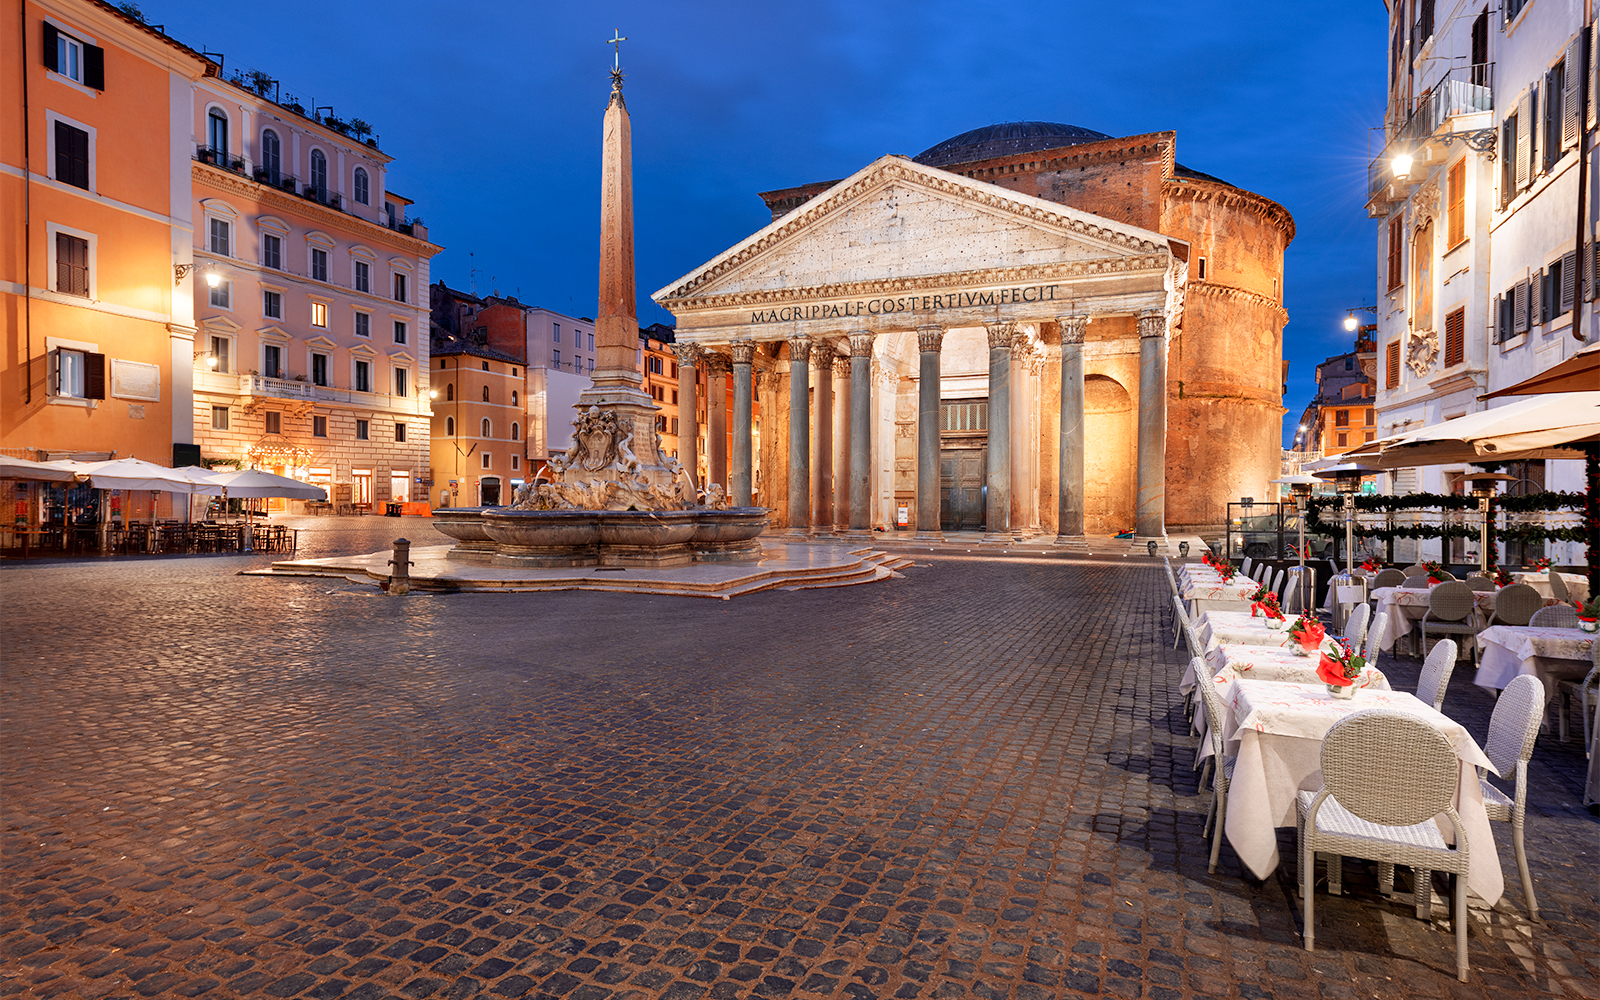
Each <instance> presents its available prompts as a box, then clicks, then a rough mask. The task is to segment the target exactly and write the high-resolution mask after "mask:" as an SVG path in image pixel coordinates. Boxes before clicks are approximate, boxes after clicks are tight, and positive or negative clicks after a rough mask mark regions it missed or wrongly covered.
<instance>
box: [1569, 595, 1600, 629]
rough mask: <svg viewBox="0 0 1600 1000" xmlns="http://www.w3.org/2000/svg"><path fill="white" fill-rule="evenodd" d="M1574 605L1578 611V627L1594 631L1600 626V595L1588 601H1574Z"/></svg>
mask: <svg viewBox="0 0 1600 1000" xmlns="http://www.w3.org/2000/svg"><path fill="white" fill-rule="evenodd" d="M1572 607H1573V609H1574V610H1576V611H1577V612H1578V627H1579V628H1581V629H1583V630H1584V631H1585V632H1594V631H1596V630H1597V626H1600V597H1594V598H1591V599H1590V600H1588V601H1573V602H1572Z"/></svg>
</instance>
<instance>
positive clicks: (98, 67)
mask: <svg viewBox="0 0 1600 1000" xmlns="http://www.w3.org/2000/svg"><path fill="white" fill-rule="evenodd" d="M83 85H84V86H85V87H89V88H91V89H93V90H104V89H106V50H105V49H102V48H100V47H99V46H98V45H84V47H83Z"/></svg>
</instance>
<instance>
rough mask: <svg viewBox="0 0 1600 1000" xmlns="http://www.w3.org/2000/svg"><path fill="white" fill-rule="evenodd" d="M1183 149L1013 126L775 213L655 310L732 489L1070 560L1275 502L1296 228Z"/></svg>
mask: <svg viewBox="0 0 1600 1000" xmlns="http://www.w3.org/2000/svg"><path fill="white" fill-rule="evenodd" d="M1176 141H1177V139H1176V135H1175V133H1172V132H1162V133H1154V134H1149V135H1140V136H1131V137H1124V138H1113V137H1109V136H1104V135H1102V134H1100V133H1096V132H1091V131H1089V130H1086V129H1080V128H1076V127H1074V126H1067V125H1057V124H1053V123H1044V122H1023V123H1013V124H1008V125H997V126H991V127H988V128H985V129H978V130H975V131H973V132H969V133H965V134H963V135H960V136H956V137H955V138H953V139H950V140H947V141H946V142H943V143H940V144H939V145H937V146H934V147H933V148H931V149H929V150H927V151H926V152H924V153H923V154H921V155H920V156H918V157H916V158H914V159H912V158H907V157H903V156H897V155H890V156H884V157H881V158H880V159H878V160H875V161H873V162H872V163H870V164H868V165H867V166H865V167H863V168H862V169H861V170H859V171H857V172H856V173H855V174H853V175H852V176H850V177H847V178H845V179H843V180H840V181H830V182H822V183H817V184H809V185H804V186H802V187H798V188H790V189H786V190H782V191H773V192H769V193H767V194H764V195H762V197H763V198H764V199H765V200H766V202H767V204H768V205H769V207H770V208H771V209H772V215H773V221H772V223H771V225H769V226H767V227H766V228H764V229H762V230H761V231H759V232H757V233H755V234H754V235H753V236H751V237H749V238H748V239H746V240H744V241H743V242H741V243H739V244H738V245H737V246H734V247H732V248H730V249H729V250H727V251H725V252H724V253H722V254H719V255H718V256H717V257H715V258H713V259H712V260H710V261H708V262H707V263H706V264H704V265H702V266H701V267H698V268H696V269H695V270H694V271H692V272H691V273H689V274H687V275H685V276H683V277H682V278H680V279H678V280H677V281H674V282H673V283H672V284H670V285H668V286H667V287H665V288H663V289H661V290H660V291H658V292H656V293H655V295H654V298H655V300H656V302H658V303H659V304H660V305H662V306H663V307H664V308H666V309H668V310H669V311H671V312H672V313H673V314H674V315H675V316H676V317H677V321H678V326H677V350H678V354H679V362H680V364H679V376H680V396H684V397H687V399H686V400H685V401H687V402H689V404H690V405H688V406H681V405H680V414H681V413H688V414H689V415H690V420H693V419H695V418H694V414H695V412H696V408H695V406H694V404H693V392H694V388H695V381H694V378H695V375H694V373H695V369H696V367H699V368H701V369H702V370H704V371H705V372H706V374H707V376H708V382H707V383H706V384H707V386H708V395H709V396H710V400H709V403H710V404H711V405H710V406H708V407H707V408H706V416H707V423H708V424H709V425H710V426H708V428H707V432H708V433H707V435H706V440H707V447H708V449H710V450H711V452H712V453H711V454H710V455H709V456H707V458H708V461H707V463H706V464H707V466H708V468H709V469H710V470H711V472H710V478H711V480H712V481H714V482H720V481H723V478H724V477H725V482H726V486H727V488H728V490H729V492H730V493H731V494H732V498H733V500H734V502H735V503H739V504H746V503H752V502H753V503H756V504H759V505H762V506H766V507H770V508H773V511H774V523H775V524H777V525H782V526H787V527H788V528H789V529H790V530H791V531H792V532H804V533H812V534H833V533H846V534H849V533H866V532H870V531H872V530H874V529H883V530H889V531H894V530H905V531H914V532H916V533H918V534H921V535H924V536H930V537H931V536H936V535H938V534H940V533H941V532H944V531H958V530H959V531H972V530H982V531H983V532H984V533H985V536H986V538H988V539H993V540H1002V539H1016V538H1027V537H1033V536H1039V535H1045V536H1055V537H1056V538H1057V540H1059V541H1060V542H1062V543H1064V544H1076V543H1080V542H1082V541H1083V540H1084V539H1085V537H1086V536H1091V535H1108V534H1112V533H1116V532H1119V531H1123V530H1127V529H1130V528H1131V529H1134V530H1135V531H1136V533H1137V535H1138V536H1139V537H1140V538H1141V539H1142V538H1144V537H1158V536H1161V535H1164V534H1165V533H1166V531H1167V529H1168V528H1169V526H1170V527H1188V526H1200V525H1206V524H1217V523H1220V522H1221V521H1222V519H1223V517H1224V516H1225V509H1226V507H1225V505H1226V503H1227V502H1228V501H1229V500H1236V499H1238V498H1239V497H1240V496H1256V497H1267V496H1270V495H1271V494H1270V492H1269V487H1268V485H1267V481H1268V480H1270V479H1273V478H1275V477H1276V476H1277V472H1278V463H1279V449H1280V440H1281V432H1280V428H1281V420H1282V415H1283V413H1284V409H1283V406H1282V394H1283V381H1284V365H1283V361H1282V357H1283V326H1284V323H1285V322H1286V320H1287V315H1286V314H1285V312H1284V310H1283V307H1282V304H1281V302H1282V278H1283V254H1284V250H1285V248H1286V247H1287V246H1288V243H1289V241H1290V240H1291V239H1292V238H1293V236H1294V223H1293V220H1292V219H1291V218H1290V217H1289V214H1288V212H1287V211H1285V210H1284V209H1283V208H1282V207H1281V206H1279V205H1277V204H1276V203H1274V202H1272V201H1270V200H1268V199H1266V198H1263V197H1261V196H1260V195H1256V194H1252V193H1250V192H1248V191H1244V190H1241V189H1239V188H1236V187H1234V186H1232V185H1229V184H1227V183H1225V182H1223V181H1221V180H1218V179H1217V178H1215V177H1210V176H1208V175H1206V174H1201V173H1198V172H1196V171H1192V170H1189V169H1187V168H1185V167H1182V166H1181V165H1179V164H1178V163H1177V162H1176V158H1175V147H1176ZM728 378H731V379H732V381H733V386H732V388H733V391H732V394H731V397H732V412H731V413H727V412H725V409H724V407H722V406H718V405H716V404H717V403H718V401H720V400H721V399H722V398H723V396H724V392H723V391H719V390H723V389H724V387H725V386H726V381H725V380H726V379H728ZM752 400H755V401H758V402H759V408H760V413H761V414H762V422H761V427H760V433H759V435H756V434H753V433H752V432H753V427H752V407H751V402H752ZM682 430H683V433H682V434H681V435H680V441H683V440H687V441H694V440H695V434H696V429H695V428H693V427H688V428H682ZM730 432H731V433H730ZM757 439H759V441H760V449H759V453H757V452H756V451H755V450H754V449H753V447H752V442H753V441H754V440H757ZM719 452H721V454H719ZM679 458H680V459H682V460H683V464H684V465H685V466H686V467H688V468H691V469H692V468H695V465H694V464H692V463H693V462H694V460H695V456H692V455H682V454H680V456H679Z"/></svg>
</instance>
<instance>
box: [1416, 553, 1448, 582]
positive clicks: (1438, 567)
mask: <svg viewBox="0 0 1600 1000" xmlns="http://www.w3.org/2000/svg"><path fill="white" fill-rule="evenodd" d="M1422 568H1423V569H1425V570H1427V572H1428V586H1430V587H1431V586H1433V585H1434V584H1436V583H1443V582H1444V577H1445V572H1446V570H1445V568H1444V566H1443V565H1442V564H1441V563H1439V562H1436V561H1435V560H1432V559H1429V560H1428V561H1426V562H1424V563H1423V564H1422Z"/></svg>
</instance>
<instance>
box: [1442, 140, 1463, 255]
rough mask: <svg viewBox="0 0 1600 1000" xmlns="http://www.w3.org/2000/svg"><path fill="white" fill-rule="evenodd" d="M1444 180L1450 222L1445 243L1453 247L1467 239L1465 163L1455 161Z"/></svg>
mask: <svg viewBox="0 0 1600 1000" xmlns="http://www.w3.org/2000/svg"><path fill="white" fill-rule="evenodd" d="M1445 179H1446V185H1445V186H1446V188H1447V190H1448V195H1449V200H1450V206H1449V213H1450V221H1449V223H1448V227H1449V228H1448V230H1447V232H1448V234H1449V235H1448V237H1447V238H1446V241H1445V242H1446V243H1447V244H1448V245H1449V246H1452V247H1453V246H1455V245H1456V244H1458V243H1460V242H1461V241H1462V240H1464V239H1466V238H1467V220H1466V196H1467V161H1466V160H1457V161H1456V163H1455V165H1454V166H1452V167H1451V168H1450V170H1449V172H1448V173H1446V174H1445Z"/></svg>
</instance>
